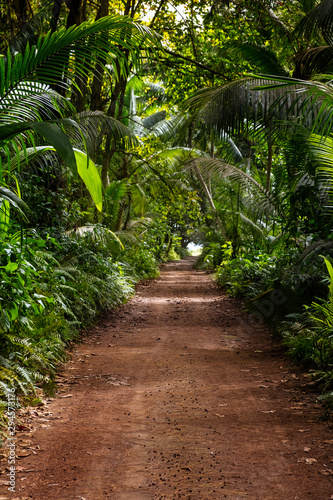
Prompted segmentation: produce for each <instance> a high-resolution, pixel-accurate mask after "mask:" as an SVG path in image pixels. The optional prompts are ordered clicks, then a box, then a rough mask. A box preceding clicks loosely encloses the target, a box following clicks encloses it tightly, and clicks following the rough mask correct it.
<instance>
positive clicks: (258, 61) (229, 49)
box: [218, 40, 289, 76]
mask: <svg viewBox="0 0 333 500" xmlns="http://www.w3.org/2000/svg"><path fill="white" fill-rule="evenodd" d="M218 55H219V56H220V57H222V58H226V59H229V60H234V59H236V60H237V59H245V60H246V61H248V62H249V63H250V64H251V65H252V66H254V68H255V69H256V70H257V71H259V72H260V73H264V74H265V73H267V74H268V75H280V76H289V74H288V72H287V71H286V70H285V69H284V68H283V67H282V66H281V65H280V63H279V61H278V58H277V57H276V54H275V53H274V52H273V51H272V50H271V49H270V48H269V47H266V46H263V45H258V44H254V43H250V42H248V43H243V42H241V41H239V40H233V41H230V42H228V43H226V44H225V45H224V46H223V48H222V49H219V50H218Z"/></svg>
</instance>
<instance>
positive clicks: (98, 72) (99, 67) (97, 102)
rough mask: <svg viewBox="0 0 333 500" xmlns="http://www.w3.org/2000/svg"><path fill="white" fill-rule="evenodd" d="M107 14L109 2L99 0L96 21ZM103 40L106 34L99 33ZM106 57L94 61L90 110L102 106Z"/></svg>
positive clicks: (105, 40) (105, 38) (98, 108)
mask: <svg viewBox="0 0 333 500" xmlns="http://www.w3.org/2000/svg"><path fill="white" fill-rule="evenodd" d="M108 14H109V2H108V0H101V3H100V6H99V9H98V12H97V16H96V21H97V20H98V19H100V18H101V17H105V16H107V15H108ZM99 36H100V37H101V39H102V40H104V42H107V37H108V35H107V34H101V35H99ZM105 65H106V59H105V58H102V59H101V58H99V59H98V60H97V61H96V66H95V71H94V78H93V83H92V86H91V103H90V109H91V110H92V111H95V110H100V109H101V108H102V95H101V94H102V85H103V75H104V71H105Z"/></svg>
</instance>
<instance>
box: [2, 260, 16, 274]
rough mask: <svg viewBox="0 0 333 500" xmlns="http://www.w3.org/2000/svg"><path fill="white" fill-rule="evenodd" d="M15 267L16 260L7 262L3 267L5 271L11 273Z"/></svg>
mask: <svg viewBox="0 0 333 500" xmlns="http://www.w3.org/2000/svg"><path fill="white" fill-rule="evenodd" d="M17 268H18V264H17V263H16V262H8V264H7V266H6V267H5V271H6V272H7V273H13V272H14V271H16V269H17Z"/></svg>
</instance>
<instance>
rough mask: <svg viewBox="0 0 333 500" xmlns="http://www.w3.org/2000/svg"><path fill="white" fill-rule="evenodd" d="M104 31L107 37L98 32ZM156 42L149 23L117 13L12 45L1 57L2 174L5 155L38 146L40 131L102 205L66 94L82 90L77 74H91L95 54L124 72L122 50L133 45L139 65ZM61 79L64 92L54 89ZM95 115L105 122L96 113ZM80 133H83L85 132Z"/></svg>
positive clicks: (98, 183)
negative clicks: (76, 144)
mask: <svg viewBox="0 0 333 500" xmlns="http://www.w3.org/2000/svg"><path fill="white" fill-rule="evenodd" d="M100 33H104V34H105V37H106V38H105V39H101V38H99V37H97V36H96V35H97V34H100ZM156 42H157V40H156V37H155V35H154V34H153V33H152V32H151V31H150V30H149V29H147V28H145V27H144V26H141V25H139V24H137V23H134V22H132V21H131V20H129V19H125V18H123V17H120V16H117V17H105V18H101V19H99V20H98V21H96V22H95V23H83V24H81V25H80V26H74V27H72V28H70V29H67V30H66V29H60V30H59V31H57V32H54V33H51V32H49V33H48V34H47V35H46V36H45V37H42V36H40V37H39V39H38V41H37V43H36V44H35V45H32V46H30V45H29V44H27V45H26V47H25V48H24V50H23V52H18V53H14V54H12V53H11V51H10V50H8V51H7V53H6V54H5V55H4V56H3V57H1V58H0V80H1V82H0V148H1V151H2V152H3V153H2V179H6V175H7V176H8V174H10V171H11V168H10V167H9V164H8V162H6V158H11V157H12V156H13V154H17V153H18V152H19V151H20V150H21V151H26V150H27V144H29V143H30V144H31V145H32V146H34V145H35V144H36V137H37V136H41V137H42V138H43V140H44V142H46V145H47V148H46V149H48V150H49V149H50V147H51V148H54V150H55V151H56V152H57V153H58V154H59V155H60V157H61V158H62V159H63V161H64V162H65V164H66V165H67V166H68V167H69V168H70V169H71V170H72V171H73V172H78V173H79V175H80V176H81V177H82V178H83V180H84V182H85V183H86V185H87V187H88V190H89V191H90V193H91V194H92V196H93V199H94V201H95V203H96V205H97V206H98V208H99V209H101V200H102V185H101V181H100V177H99V175H98V173H97V170H96V168H95V167H94V164H93V163H92V161H91V160H90V159H89V158H88V157H87V155H86V154H85V152H84V150H82V149H81V150H76V149H74V148H73V146H72V144H71V141H70V139H69V137H68V134H67V133H66V131H65V128H66V127H67V128H68V127H71V128H72V129H73V128H76V129H77V130H80V125H79V121H78V120H77V119H76V120H73V115H75V109H74V108H73V106H72V105H71V104H70V102H69V101H68V100H67V99H66V93H67V92H71V93H72V92H73V91H74V92H75V91H78V90H79V89H78V86H77V79H78V78H79V79H80V78H81V79H87V78H89V75H91V73H92V71H93V69H94V61H95V59H96V58H100V57H103V58H105V60H107V62H108V64H109V65H110V66H111V67H114V68H116V70H117V72H118V73H117V74H118V75H119V76H121V75H124V74H127V72H128V67H127V58H126V57H124V55H123V50H126V51H127V52H128V51H130V52H131V54H132V62H133V64H134V65H136V66H139V65H140V63H141V58H142V53H143V51H144V50H145V49H149V50H151V48H152V47H153V46H154V44H155V43H156ZM59 85H60V87H61V88H62V89H63V92H62V93H63V95H60V94H59V93H58V92H56V91H55V90H53V89H52V87H56V88H59ZM91 119H92V120H93V119H95V121H96V120H97V121H99V123H100V122H101V117H100V116H96V114H95V115H92V116H91ZM104 122H105V123H106V124H107V123H109V124H110V123H111V122H112V124H113V129H115V128H117V130H118V132H121V133H123V134H124V135H126V134H127V135H128V134H129V132H128V131H127V130H125V128H124V127H122V126H121V125H120V124H116V122H115V120H112V119H109V120H104ZM104 125H105V124H104ZM104 128H105V127H104ZM81 130H82V129H81ZM80 134H81V136H82V138H83V137H84V135H83V133H82V132H80ZM81 142H82V141H81ZM39 152H40V151H39ZM30 153H31V151H30ZM7 179H8V178H7ZM6 182H9V181H8V180H7V181H6ZM5 187H6V186H5ZM1 194H2V196H5V195H6V196H7V200H8V202H10V203H12V204H16V205H18V204H19V203H20V202H19V201H18V196H15V194H13V193H11V194H10V196H9V194H8V192H7V191H6V192H4V191H2V193H1Z"/></svg>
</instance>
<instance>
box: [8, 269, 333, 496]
mask: <svg viewBox="0 0 333 500" xmlns="http://www.w3.org/2000/svg"><path fill="white" fill-rule="evenodd" d="M191 264H192V260H191V259H188V260H186V261H181V262H176V263H170V264H167V265H165V266H164V267H163V269H162V273H161V278H160V279H158V280H155V281H152V282H149V283H143V284H141V285H140V286H139V287H138V293H137V295H136V297H135V298H134V299H133V300H131V301H130V302H129V303H128V304H127V305H125V306H123V307H121V308H120V309H118V310H117V311H116V312H114V313H111V314H109V315H108V316H106V317H104V318H103V320H102V321H101V322H100V324H99V325H98V326H96V327H95V328H94V329H93V330H92V331H91V332H90V333H89V335H86V336H85V338H84V339H83V341H82V343H81V344H80V345H79V346H78V347H77V348H76V349H75V351H74V352H73V353H72V360H71V361H70V362H69V363H68V364H66V365H65V366H64V367H63V369H62V371H61V373H60V375H59V380H60V381H61V384H60V385H59V393H58V395H57V397H56V398H55V399H53V400H49V401H48V402H47V403H46V405H44V407H42V408H37V409H31V410H30V416H28V417H27V419H26V427H25V428H24V427H23V426H22V427H21V428H22V430H21V431H19V432H17V437H18V440H19V441H18V443H19V445H20V446H18V448H17V450H18V451H17V456H18V459H19V460H17V465H19V471H18V472H17V477H16V484H17V487H16V492H15V493H8V490H7V486H6V484H5V476H4V475H3V476H2V478H3V481H2V486H1V490H0V492H1V493H0V498H1V499H2V498H9V499H14V498H15V499H21V500H23V499H31V498H32V499H34V500H75V499H77V500H79V499H81V500H84V499H85V500H102V499H103V500H104V499H115V500H153V499H168V500H171V499H178V498H182V499H192V500H206V499H207V500H213V499H216V500H220V499H225V498H227V499H232V500H238V499H243V498H247V499H248V500H250V499H251V500H271V499H272V500H273V499H274V500H275V499H276V500H294V499H295V500H296V499H298V500H305V499H313V500H328V499H331V498H333V483H332V478H333V460H332V459H333V457H332V454H331V450H332V443H333V435H332V427H331V424H330V423H329V422H326V421H324V420H323V419H322V416H323V409H322V408H321V407H320V406H319V405H318V404H317V403H316V394H315V393H314V392H313V390H312V389H310V388H309V384H308V382H309V381H308V380H307V379H305V378H304V377H303V375H302V373H301V372H300V371H299V370H298V369H296V368H294V367H292V365H291V363H290V361H288V360H287V359H286V358H285V357H284V355H283V352H282V350H281V348H280V347H279V345H278V344H277V342H276V341H275V340H274V339H273V338H272V336H271V334H270V333H269V332H268V331H267V329H266V328H265V327H263V326H260V325H259V326H258V325H256V324H255V322H253V321H251V320H250V318H249V317H248V316H247V315H246V314H245V313H244V312H242V311H241V305H240V304H239V302H237V301H235V300H232V299H230V298H228V297H227V296H225V295H223V294H222V293H221V291H220V290H219V289H218V287H217V286H216V285H215V284H214V282H213V281H212V280H211V278H210V277H209V276H207V275H206V274H205V273H204V272H196V271H195V270H193V269H192V268H191ZM22 455H28V456H25V457H23V456H22ZM3 464H4V465H5V463H4V462H3ZM1 494H2V495H3V496H1Z"/></svg>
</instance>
